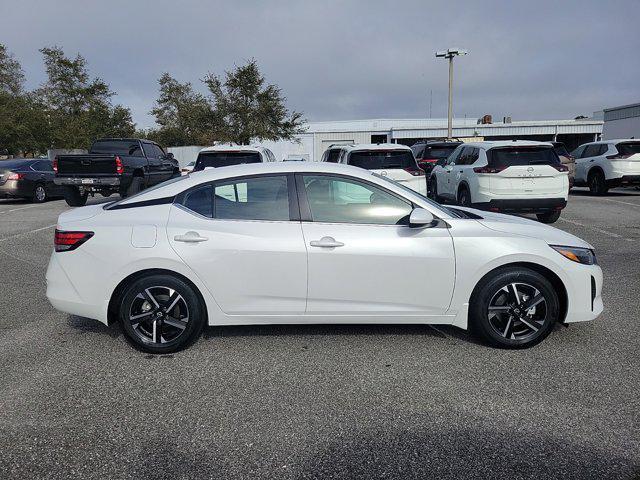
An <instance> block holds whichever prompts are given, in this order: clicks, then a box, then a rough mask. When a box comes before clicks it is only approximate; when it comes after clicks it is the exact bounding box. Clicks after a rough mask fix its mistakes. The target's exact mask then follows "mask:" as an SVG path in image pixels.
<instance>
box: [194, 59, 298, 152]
mask: <svg viewBox="0 0 640 480" xmlns="http://www.w3.org/2000/svg"><path fill="white" fill-rule="evenodd" d="M204 83H205V84H206V85H207V87H208V89H209V91H210V92H211V99H212V101H213V105H212V111H213V112H215V117H216V118H217V119H218V122H217V124H216V125H215V126H216V127H217V128H216V139H217V140H219V141H222V142H233V143H238V144H248V143H250V142H251V141H252V140H254V139H255V140H280V139H283V140H289V139H291V138H293V137H294V136H295V135H296V134H299V133H301V131H302V124H303V122H304V119H303V117H302V114H301V113H299V112H295V111H293V112H289V110H288V109H287V108H286V106H285V103H286V98H285V97H284V95H283V94H282V91H281V90H280V88H279V87H278V86H276V85H271V84H269V85H266V84H265V79H264V76H263V75H262V74H261V73H260V69H259V68H258V64H257V62H256V61H255V60H250V61H249V62H247V64H246V65H242V66H239V67H236V68H235V69H234V70H232V71H228V72H225V77H224V80H223V79H221V78H220V77H218V76H216V75H213V74H211V73H210V74H208V75H207V76H206V77H205V79H204Z"/></svg>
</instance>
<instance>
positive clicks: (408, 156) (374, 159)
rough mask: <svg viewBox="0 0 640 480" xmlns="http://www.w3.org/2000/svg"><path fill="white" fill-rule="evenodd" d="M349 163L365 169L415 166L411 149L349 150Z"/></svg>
mask: <svg viewBox="0 0 640 480" xmlns="http://www.w3.org/2000/svg"><path fill="white" fill-rule="evenodd" d="M349 165H354V166H356V167H360V168H364V169H367V170H383V169H394V168H402V169H404V168H412V167H416V166H417V165H416V160H415V158H414V157H413V153H411V150H361V151H355V152H351V155H350V156H349Z"/></svg>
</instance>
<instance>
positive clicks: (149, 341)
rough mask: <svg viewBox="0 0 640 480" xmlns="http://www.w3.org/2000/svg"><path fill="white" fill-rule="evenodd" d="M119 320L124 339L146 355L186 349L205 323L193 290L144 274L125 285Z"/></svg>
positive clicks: (181, 283)
mask: <svg viewBox="0 0 640 480" xmlns="http://www.w3.org/2000/svg"><path fill="white" fill-rule="evenodd" d="M172 291H173V292H174V293H173V294H171V292H172ZM149 295H150V296H149ZM176 296H178V297H179V299H178V298H177V297H176ZM172 303H174V306H173V307H171V304H172ZM138 315H139V317H138ZM119 317H120V321H121V322H122V327H123V330H124V332H125V334H126V335H127V338H128V340H129V341H130V342H132V343H133V344H134V345H135V346H137V347H138V348H140V349H142V350H144V351H145V352H149V353H172V352H176V351H178V350H181V349H183V348H186V347H187V346H189V345H191V343H193V342H194V341H195V340H196V339H197V338H198V336H199V335H200V332H201V331H202V328H203V327H204V325H205V320H206V318H205V308H204V307H203V304H202V301H201V300H200V297H199V295H198V294H197V293H196V291H195V290H194V288H193V287H192V286H191V285H189V284H188V283H187V282H185V281H184V280H181V279H180V278H178V277H174V276H172V275H163V274H153V275H148V276H145V277H142V278H140V279H138V280H136V281H135V282H133V283H132V284H131V285H129V286H128V287H127V288H126V290H125V291H124V294H123V295H122V297H121V301H120V311H119ZM154 324H155V337H154ZM178 325H179V327H178ZM165 337H166V338H165Z"/></svg>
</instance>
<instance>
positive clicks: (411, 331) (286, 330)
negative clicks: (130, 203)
mask: <svg viewBox="0 0 640 480" xmlns="http://www.w3.org/2000/svg"><path fill="white" fill-rule="evenodd" d="M67 323H68V325H69V327H71V328H72V329H73V330H74V331H76V332H77V333H79V334H87V333H89V334H99V335H107V336H109V337H112V338H117V337H119V336H120V335H122V334H123V331H122V326H121V325H120V322H112V323H111V324H110V325H109V326H107V325H105V324H103V323H101V322H99V321H97V320H92V319H90V318H85V317H79V316H77V315H69V317H68V322H67ZM305 335H326V336H332V335H352V336H380V335H396V336H398V335H404V336H409V335H411V336H415V335H420V336H425V337H432V338H440V339H449V340H450V341H462V342H467V343H472V344H479V345H481V344H482V342H480V341H479V340H477V339H476V338H475V337H474V336H473V335H471V334H470V333H468V332H467V331H465V330H461V329H459V328H456V327H453V326H451V325H423V324H340V325H337V324H306V325H300V324H298V325H282V324H278V325H230V326H229V325H226V326H219V325H216V326H206V327H205V328H204V329H203V331H202V337H203V338H204V339H214V338H220V337H261V336H305Z"/></svg>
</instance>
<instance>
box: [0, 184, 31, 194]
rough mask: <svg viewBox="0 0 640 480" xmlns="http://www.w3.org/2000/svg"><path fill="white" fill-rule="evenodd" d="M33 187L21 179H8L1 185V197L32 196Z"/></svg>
mask: <svg viewBox="0 0 640 480" xmlns="http://www.w3.org/2000/svg"><path fill="white" fill-rule="evenodd" d="M32 195H33V187H32V186H29V185H26V183H25V182H24V181H21V180H7V181H6V182H4V183H3V184H2V185H0V198H14V197H31V196H32Z"/></svg>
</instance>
